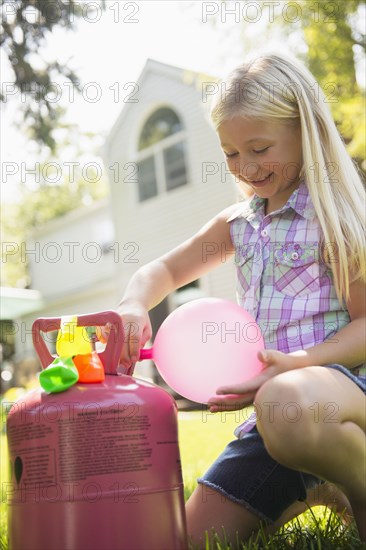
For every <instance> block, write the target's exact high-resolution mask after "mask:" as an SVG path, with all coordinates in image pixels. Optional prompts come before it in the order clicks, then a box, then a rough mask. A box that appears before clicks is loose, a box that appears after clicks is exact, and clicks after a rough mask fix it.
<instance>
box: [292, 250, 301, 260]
mask: <svg viewBox="0 0 366 550" xmlns="http://www.w3.org/2000/svg"><path fill="white" fill-rule="evenodd" d="M291 259H292V260H298V259H299V255H298V253H297V252H293V253H292V254H291Z"/></svg>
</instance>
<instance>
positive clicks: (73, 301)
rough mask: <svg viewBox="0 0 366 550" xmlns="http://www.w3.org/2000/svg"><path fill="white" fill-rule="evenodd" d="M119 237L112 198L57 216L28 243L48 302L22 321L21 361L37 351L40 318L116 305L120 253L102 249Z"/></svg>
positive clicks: (34, 274)
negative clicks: (34, 326)
mask: <svg viewBox="0 0 366 550" xmlns="http://www.w3.org/2000/svg"><path fill="white" fill-rule="evenodd" d="M115 242H116V239H115V234H114V227H113V220H112V215H111V210H110V205H109V199H105V200H103V201H100V202H98V203H96V204H93V205H92V206H89V207H85V208H83V209H80V210H77V211H74V212H71V213H70V214H68V215H66V216H63V217H62V218H58V219H55V220H53V221H52V222H50V223H48V224H47V225H46V226H44V227H43V228H41V229H39V230H37V231H35V232H34V233H33V234H32V236H31V238H30V239H29V241H28V242H27V250H28V251H30V254H28V261H29V266H30V272H31V278H32V287H33V288H35V289H38V290H40V291H41V293H42V297H43V301H44V304H45V305H44V306H43V308H42V309H40V310H38V311H37V312H35V313H33V314H31V315H26V316H23V317H22V318H21V319H18V320H16V322H15V329H16V331H17V332H16V339H17V345H16V350H17V353H16V357H15V360H16V361H22V360H23V359H24V358H25V357H29V356H30V355H32V354H33V344H32V337H31V327H32V324H33V322H34V320H35V319H36V318H37V317H60V316H62V315H71V314H82V313H91V312H96V311H104V310H107V309H115V307H116V304H117V303H118V296H119V294H120V293H119V289H118V286H117V279H116V275H115V271H116V263H115V253H114V250H113V249H112V251H111V252H109V253H102V250H103V248H106V246H107V245H108V243H109V244H112V246H113V243H115ZM67 243H73V245H71V244H67ZM113 248H114V249H115V247H113Z"/></svg>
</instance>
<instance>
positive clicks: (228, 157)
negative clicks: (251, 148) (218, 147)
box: [225, 153, 238, 159]
mask: <svg viewBox="0 0 366 550" xmlns="http://www.w3.org/2000/svg"><path fill="white" fill-rule="evenodd" d="M237 154H238V153H225V157H226V158H227V159H230V158H232V157H235V156H236V155H237Z"/></svg>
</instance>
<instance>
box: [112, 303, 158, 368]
mask: <svg viewBox="0 0 366 550" xmlns="http://www.w3.org/2000/svg"><path fill="white" fill-rule="evenodd" d="M117 312H118V313H119V314H120V316H121V318H122V323H123V328H124V342H123V348H122V353H121V358H120V363H121V364H122V365H123V366H124V367H127V368H129V367H130V366H131V365H133V364H134V363H136V361H138V359H139V357H140V349H141V348H143V347H144V345H145V344H146V342H147V341H148V340H149V339H150V338H151V335H152V328H151V323H150V318H149V314H148V312H147V310H146V309H145V308H144V307H143V306H142V305H141V304H140V303H139V302H135V301H133V302H131V301H125V302H123V301H122V302H121V303H120V305H119V307H118V309H117Z"/></svg>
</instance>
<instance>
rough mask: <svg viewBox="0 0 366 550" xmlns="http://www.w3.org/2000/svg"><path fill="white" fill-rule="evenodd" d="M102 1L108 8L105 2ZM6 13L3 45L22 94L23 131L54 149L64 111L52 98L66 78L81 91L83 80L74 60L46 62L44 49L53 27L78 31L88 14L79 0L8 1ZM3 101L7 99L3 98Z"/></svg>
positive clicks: (2, 8)
mask: <svg viewBox="0 0 366 550" xmlns="http://www.w3.org/2000/svg"><path fill="white" fill-rule="evenodd" d="M90 4H91V5H93V3H90ZM99 4H100V6H101V8H104V7H105V3H104V0H101V1H100V2H99ZM94 5H95V2H94ZM88 9H89V7H88ZM0 14H1V17H0V20H1V39H0V47H1V48H2V49H3V51H4V52H5V54H6V56H7V58H8V59H9V62H10V67H11V70H12V72H13V76H14V86H15V89H16V90H17V91H18V92H20V93H21V97H22V102H20V101H19V107H20V110H21V111H22V113H23V124H22V129H23V130H25V131H28V133H29V134H30V138H31V139H33V140H35V141H36V142H37V143H39V144H40V145H46V146H48V147H49V149H50V150H51V152H54V151H55V150H56V141H55V138H54V136H53V130H54V129H55V128H56V127H57V126H58V125H59V121H60V118H61V116H62V114H63V110H62V109H61V108H60V106H57V105H56V104H55V103H54V102H53V101H51V100H50V94H51V95H52V93H53V92H54V89H53V87H54V86H55V83H57V79H58V78H59V77H61V76H62V77H63V79H65V78H66V79H67V80H68V81H69V82H71V83H72V84H73V86H74V87H75V89H77V90H80V83H79V82H78V78H77V75H76V74H75V72H74V71H73V70H72V69H71V68H70V67H69V65H68V64H64V65H61V64H60V63H58V62H57V61H46V60H45V59H44V56H43V55H42V52H41V51H40V50H41V48H42V47H43V46H44V45H45V44H46V41H47V38H48V37H49V35H50V33H52V32H53V31H55V30H57V29H59V28H64V29H67V30H74V27H75V21H76V20H77V19H78V18H80V17H81V16H82V15H83V9H82V6H81V3H80V2H75V1H74V0H67V1H66V0H65V1H63V0H2V1H1V6H0ZM0 99H1V100H2V101H6V98H5V97H3V96H1V98H0Z"/></svg>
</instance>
